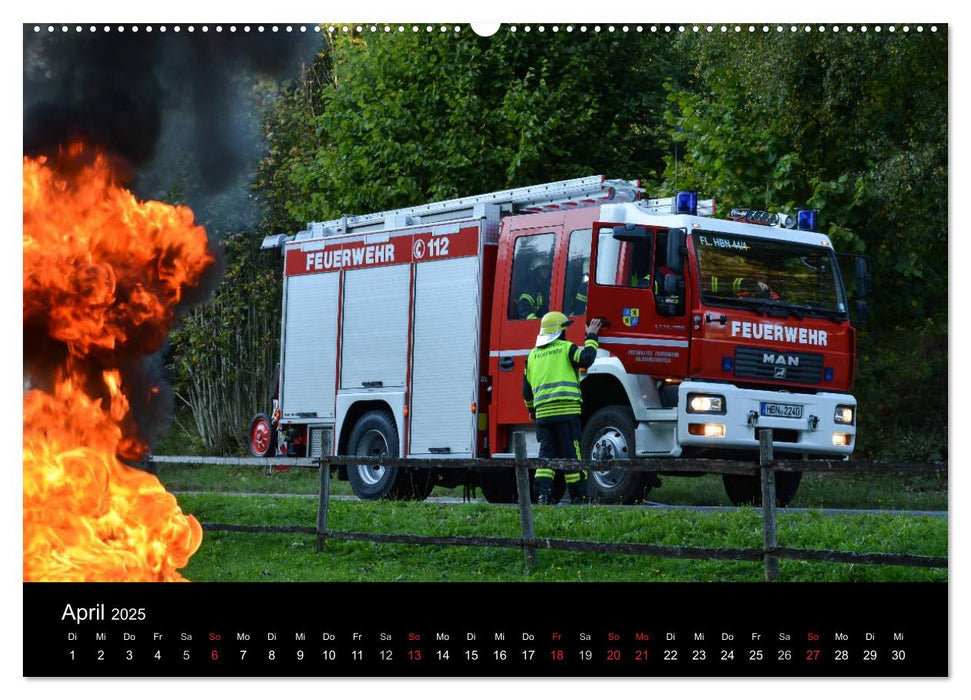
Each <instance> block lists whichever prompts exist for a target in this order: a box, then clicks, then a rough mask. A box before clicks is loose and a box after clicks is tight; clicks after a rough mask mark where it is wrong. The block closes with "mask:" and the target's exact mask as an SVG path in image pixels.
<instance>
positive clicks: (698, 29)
mask: <svg viewBox="0 0 971 700" xmlns="http://www.w3.org/2000/svg"><path fill="white" fill-rule="evenodd" d="M499 30H505V31H508V32H510V33H514V34H515V33H517V32H522V33H525V34H531V33H536V34H546V33H551V34H556V33H559V32H566V33H573V32H576V33H579V34H599V33H604V32H606V33H617V34H645V33H647V34H675V33H678V34H716V33H720V34H730V33H735V34H741V33H748V34H769V33H771V32H775V33H777V34H782V33H789V34H796V33H802V34H809V33H827V32H829V33H841V32H845V33H846V34H854V33H859V34H867V33H869V32H874V33H876V34H882V33H889V34H896V33H898V32H900V33H902V34H911V33H918V34H920V33H923V32H924V31H925V30H928V31H930V32H932V33H934V32H937V30H938V27H937V25H934V24H932V25H928V26H926V27H925V26H924V25H920V24H918V25H910V24H888V25H882V24H877V25H866V24H862V25H839V24H818V25H812V24H802V25H796V24H787V25H783V24H771V25H770V24H717V25H716V24H691V25H684V24H679V25H673V24H635V25H630V24H619V25H618V24H609V25H599V24H594V25H586V24H579V25H575V24H566V25H558V24H553V25H544V24H540V25H531V24H526V25H518V24H510V25H503V26H502V27H499ZM33 31H34V33H40V32H44V31H46V32H48V33H54V32H57V31H60V32H62V33H68V32H74V33H76V34H81V33H83V32H87V33H94V32H99V31H100V32H104V33H109V32H118V33H119V34H124V33H125V32H131V33H132V34H137V33H139V32H144V33H145V34H151V33H153V32H158V33H161V34H166V33H169V32H171V33H174V34H179V33H181V32H188V33H190V34H192V33H195V32H202V33H203V34H205V33H208V32H216V33H222V32H227V33H230V34H233V33H242V34H247V33H257V34H259V33H271V34H279V33H285V34H306V33H307V32H316V33H318V34H319V33H321V32H328V33H331V34H333V33H336V32H341V33H355V34H377V33H382V34H392V33H396V34H404V33H406V32H409V33H412V34H418V33H424V34H431V33H433V32H435V33H441V34H447V33H455V34H458V33H461V32H466V31H472V32H473V33H476V34H479V35H480V36H492V35H493V34H494V33H495V32H496V29H495V25H492V26H491V27H489V26H486V25H483V27H482V28H480V27H478V26H476V25H473V26H472V27H471V28H469V27H467V26H462V25H432V24H357V25H346V24H344V25H322V24H255V25H254V24H213V25H208V24H188V25H179V24H173V25H166V24H161V25H143V24H103V25H95V24H89V25H82V24H73V25H72V24H45V25H41V24H35V25H34V26H33Z"/></svg>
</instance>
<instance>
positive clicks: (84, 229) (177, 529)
mask: <svg viewBox="0 0 971 700" xmlns="http://www.w3.org/2000/svg"><path fill="white" fill-rule="evenodd" d="M69 155H70V156H72V157H73V158H74V159H75V162H74V167H72V168H71V169H70V174H69V175H65V174H64V172H65V170H63V169H59V170H55V168H53V167H52V166H51V164H50V163H48V161H47V159H45V158H44V157H40V158H37V159H32V158H24V324H25V326H27V325H28V324H30V325H31V327H33V328H36V327H40V328H42V329H43V334H44V335H45V336H46V337H47V338H49V339H50V340H51V341H52V342H54V343H57V344H59V345H60V346H61V347H62V348H63V349H64V350H66V352H62V353H61V355H60V360H59V362H58V366H57V367H55V368H53V369H52V370H50V368H48V369H49V370H50V372H49V374H50V376H51V377H52V379H50V383H51V384H52V386H48V387H45V389H40V388H32V389H30V390H29V391H27V392H26V393H25V395H24V580H25V581H37V580H47V581H178V580H183V579H182V576H181V575H180V574H179V573H178V572H177V571H176V569H179V568H181V567H183V566H185V565H186V563H187V562H188V559H189V557H190V556H191V555H192V554H193V553H194V552H195V551H196V550H197V549H198V548H199V545H200V544H201V542H202V529H201V528H200V526H199V523H198V522H197V521H196V519H195V518H193V517H192V516H187V515H185V514H183V512H182V510H181V509H180V508H179V506H178V504H177V503H176V500H175V498H174V497H173V496H172V495H171V494H169V493H167V492H166V491H165V489H164V488H163V487H162V485H161V484H160V483H159V481H158V479H157V478H156V477H155V476H153V475H151V474H149V473H147V472H143V471H140V470H137V469H133V468H131V467H129V466H127V465H126V464H124V463H123V462H122V461H121V460H120V459H119V458H118V455H122V456H124V457H125V458H126V459H132V458H136V457H138V456H140V455H142V454H144V451H145V447H144V445H143V444H142V443H141V441H140V440H139V438H138V436H137V435H135V434H134V431H133V429H132V426H133V425H134V422H133V421H132V420H131V416H130V414H129V412H130V405H129V399H128V397H126V395H125V394H124V393H123V387H122V385H121V374H120V373H119V372H118V371H117V370H115V369H113V368H112V367H111V361H112V357H113V356H114V354H115V353H117V352H121V351H123V352H125V353H127V354H131V353H136V354H148V353H152V352H156V351H157V350H158V349H159V348H160V347H161V345H162V343H163V341H164V339H165V337H166V335H167V334H168V332H169V330H170V329H171V326H172V324H173V323H174V320H175V307H176V305H177V304H178V303H179V301H180V300H181V299H182V295H183V292H184V289H185V288H186V287H191V286H195V285H197V284H198V283H199V280H200V277H201V275H202V273H203V272H204V271H205V269H206V268H207V267H208V266H210V265H211V264H212V263H213V262H214V259H213V256H212V254H211V253H210V252H209V249H208V243H207V237H206V234H205V230H204V229H203V228H202V227H201V226H197V225H195V224H194V222H193V216H192V212H191V211H190V210H189V209H188V208H186V207H173V206H170V205H167V204H163V203H160V202H139V201H137V200H136V199H135V197H134V196H133V195H132V194H131V193H130V192H129V191H127V190H125V189H124V188H122V187H120V186H118V185H117V184H116V183H115V182H114V177H113V175H112V171H111V167H110V165H109V163H108V161H107V159H106V158H104V157H103V156H102V155H100V154H90V153H89V154H85V153H83V148H82V147H80V146H72V147H71V151H70V153H69ZM80 157H83V158H84V160H83V161H79V160H78V158H80ZM32 350H33V348H29V347H25V348H24V353H25V362H27V363H28V365H29V363H30V361H31V359H32V358H31V357H30V355H31V352H32ZM90 355H94V356H96V357H97V362H95V363H92V362H90V361H89V356H90ZM92 366H99V367H106V369H104V370H102V371H99V372H97V373H95V375H96V376H92V369H91V368H92ZM156 391H157V389H156Z"/></svg>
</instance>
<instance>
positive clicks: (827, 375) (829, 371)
mask: <svg viewBox="0 0 971 700" xmlns="http://www.w3.org/2000/svg"><path fill="white" fill-rule="evenodd" d="M834 374H835V372H834V371H833V368H832V367H827V368H826V371H825V372H824V373H823V381H825V382H831V381H833V375H834Z"/></svg>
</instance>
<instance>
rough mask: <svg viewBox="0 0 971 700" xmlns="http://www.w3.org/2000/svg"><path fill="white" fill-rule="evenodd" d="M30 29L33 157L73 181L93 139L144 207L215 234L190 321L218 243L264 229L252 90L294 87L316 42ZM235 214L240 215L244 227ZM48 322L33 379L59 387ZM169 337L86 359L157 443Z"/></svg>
mask: <svg viewBox="0 0 971 700" xmlns="http://www.w3.org/2000/svg"><path fill="white" fill-rule="evenodd" d="M34 27H35V25H32V24H28V25H24V143H23V150H24V155H29V156H39V155H46V156H48V157H49V158H50V162H51V163H53V164H55V167H57V168H59V169H61V171H62V172H63V173H64V174H65V175H67V174H69V173H68V171H69V170H71V169H74V168H77V167H78V166H79V165H81V164H80V163H78V162H77V159H72V158H67V157H65V156H64V153H63V152H62V149H63V148H64V147H65V146H66V145H67V144H69V143H72V142H77V141H81V142H84V143H86V144H88V145H90V146H95V147H97V148H98V149H99V150H100V151H102V152H105V153H107V155H108V156H109V158H110V159H111V161H112V163H113V165H114V167H115V170H116V172H117V173H118V174H119V176H120V179H121V181H122V183H121V184H124V185H125V186H126V187H128V188H130V189H132V190H133V191H134V192H135V194H136V195H137V196H139V197H140V198H142V199H162V200H163V201H171V202H173V203H176V202H178V203H186V204H188V205H189V206H190V207H192V209H193V211H194V212H195V213H196V218H197V221H199V222H200V223H203V224H204V225H206V227H207V230H208V231H209V235H210V249H211V251H212V252H213V255H214V256H215V257H216V259H217V262H216V263H215V264H214V265H212V266H211V268H210V269H209V270H208V272H207V274H206V275H205V279H203V280H202V282H201V283H200V285H199V286H198V287H196V288H193V289H189V290H185V294H184V296H183V300H182V303H181V304H180V306H179V309H178V311H179V312H180V313H183V312H185V311H186V310H187V309H189V308H191V306H193V305H195V304H198V303H201V302H203V301H205V300H206V299H207V298H208V297H209V296H210V295H211V294H212V291H213V290H214V289H215V286H216V284H217V283H218V279H219V277H220V276H221V271H222V264H223V263H222V259H221V256H220V255H219V246H218V244H217V240H216V239H217V238H218V235H219V234H220V233H222V232H225V231H227V230H230V229H231V228H233V227H237V228H238V227H240V226H243V225H245V223H246V222H252V220H253V218H254V216H253V214H252V197H251V196H250V193H249V192H248V189H249V188H248V183H249V180H250V178H251V176H252V173H253V171H254V169H255V166H256V164H257V163H258V161H259V158H260V157H261V154H262V148H263V142H262V132H261V124H260V118H261V114H260V112H259V111H258V110H257V109H256V108H255V106H254V105H255V102H254V100H252V99H251V98H250V96H249V95H248V94H246V93H245V91H246V90H249V91H250V92H252V89H253V86H254V85H255V84H257V83H256V81H258V80H259V79H261V78H265V77H271V78H275V79H276V80H277V81H284V80H287V79H295V78H296V77H298V75H299V70H300V68H301V65H302V64H305V63H309V62H310V60H312V58H313V55H314V52H315V51H316V50H317V48H318V46H319V37H318V36H317V35H316V34H315V33H314V32H312V31H308V32H305V33H304V32H299V31H297V32H291V33H287V32H285V31H284V30H283V29H282V28H281V31H278V32H273V31H272V30H271V28H270V27H269V26H268V27H266V29H265V31H264V32H259V31H258V30H257V28H256V27H255V26H254V27H252V28H251V31H250V32H245V31H244V30H243V28H242V26H238V27H237V31H236V32H231V31H230V30H229V27H228V26H224V27H223V31H222V32H217V31H216V27H215V26H209V28H208V31H207V32H203V31H202V27H201V26H199V25H197V26H194V27H193V29H194V31H191V32H190V31H189V26H187V25H182V26H181V27H180V31H179V32H178V33H176V32H175V31H174V28H173V27H167V31H166V32H165V33H162V32H161V31H159V27H158V26H155V27H153V28H152V29H153V31H151V32H148V31H147V27H145V26H140V27H139V28H138V31H137V32H134V31H132V28H131V26H130V25H126V27H125V31H124V32H119V31H117V26H112V28H111V31H110V32H105V31H103V27H102V26H99V27H98V28H97V31H95V32H91V31H89V27H88V26H87V25H84V26H83V27H82V31H81V32H77V31H76V30H75V26H73V25H72V26H70V27H69V31H68V32H62V31H61V26H60V25H57V26H56V27H55V29H56V31H55V32H49V31H47V25H40V28H41V31H40V32H36V31H35V30H34ZM234 217H235V218H234ZM49 330H50V329H49V328H48V327H47V325H46V322H45V319H43V318H33V317H32V318H30V319H27V318H25V325H24V365H25V366H24V373H25V377H26V378H27V379H28V380H29V382H30V383H31V384H32V385H34V386H38V387H40V388H49V387H50V386H51V384H52V382H53V380H54V378H55V377H56V373H57V368H58V367H60V366H62V365H63V363H64V362H66V361H67V356H68V352H67V349H66V346H65V345H64V344H63V343H62V342H60V341H57V340H55V339H54V338H52V337H51V335H50V333H49ZM164 344H165V339H164V337H163V338H160V337H158V334H157V333H154V334H150V335H146V336H144V337H139V336H138V335H137V334H136V335H134V336H132V337H131V338H130V342H128V343H126V344H125V345H123V346H122V347H119V348H117V349H116V351H114V352H112V353H110V354H107V353H102V352H94V353H92V354H91V356H89V357H87V358H85V359H84V361H83V362H84V366H85V367H86V372H87V376H88V377H89V378H90V380H89V386H88V390H89V394H92V395H95V396H97V395H102V396H103V395H104V389H103V384H101V380H100V375H101V371H102V370H103V369H104V368H108V367H117V368H119V369H120V370H121V372H122V381H123V385H124V386H125V388H126V394H127V395H128V396H129V400H130V402H131V406H132V416H131V420H132V423H133V425H132V426H129V427H130V428H132V429H133V431H134V432H135V433H136V434H137V435H138V436H139V437H140V439H141V440H142V441H144V442H146V443H148V444H151V443H152V440H153V437H154V435H157V434H158V431H160V430H161V429H164V428H165V427H166V425H167V421H168V418H169V417H170V416H171V413H172V404H173V401H172V396H171V390H170V389H169V388H168V387H167V383H166V382H164V381H163V370H164V361H163V360H164V357H163V353H164Z"/></svg>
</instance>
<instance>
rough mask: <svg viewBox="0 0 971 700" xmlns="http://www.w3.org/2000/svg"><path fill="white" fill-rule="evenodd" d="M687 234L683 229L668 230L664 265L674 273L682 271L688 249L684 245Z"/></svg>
mask: <svg viewBox="0 0 971 700" xmlns="http://www.w3.org/2000/svg"><path fill="white" fill-rule="evenodd" d="M686 237H687V233H686V232H685V230H684V229H683V228H670V229H668V249H667V255H666V260H665V263H666V264H667V266H668V267H669V268H670V269H671V270H672V271H674V272H677V273H680V272H681V271H682V269H683V262H684V256H685V255H686V254H687V252H688V249H687V247H686V245H685V239H686Z"/></svg>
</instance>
